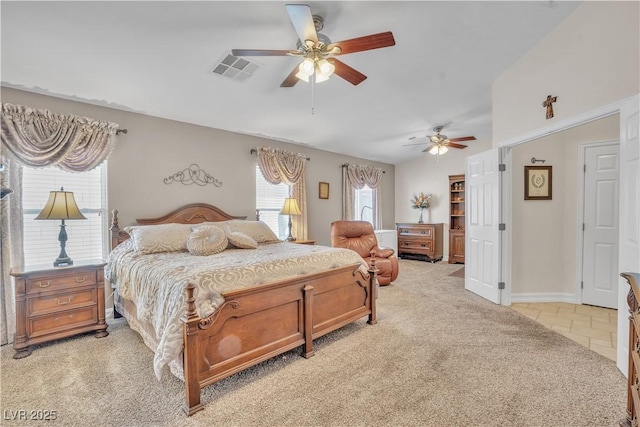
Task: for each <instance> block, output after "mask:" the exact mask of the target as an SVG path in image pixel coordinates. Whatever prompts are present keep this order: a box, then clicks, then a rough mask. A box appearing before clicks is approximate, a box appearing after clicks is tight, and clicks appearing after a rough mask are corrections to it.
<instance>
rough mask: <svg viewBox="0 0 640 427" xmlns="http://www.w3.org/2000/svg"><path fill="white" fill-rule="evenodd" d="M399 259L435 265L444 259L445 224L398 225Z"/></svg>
mask: <svg viewBox="0 0 640 427" xmlns="http://www.w3.org/2000/svg"><path fill="white" fill-rule="evenodd" d="M396 228H397V230H398V258H407V259H417V260H422V261H431V262H432V263H435V262H436V261H440V260H441V259H442V229H443V224H442V223H440V224H418V223H398V224H396Z"/></svg>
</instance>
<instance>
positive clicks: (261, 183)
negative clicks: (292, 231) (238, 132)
mask: <svg viewBox="0 0 640 427" xmlns="http://www.w3.org/2000/svg"><path fill="white" fill-rule="evenodd" d="M287 197H289V186H288V185H287V184H284V183H280V184H278V185H274V184H271V183H270V182H268V181H267V180H266V179H264V176H262V172H260V167H259V166H258V165H256V211H257V212H258V214H259V215H260V220H261V221H264V222H265V223H266V224H267V225H268V226H269V227H270V228H271V229H272V230H273V232H274V233H276V235H277V236H278V237H279V238H280V239H282V240H284V239H285V238H286V237H287V235H288V233H289V230H288V229H287V223H288V221H289V217H288V216H286V215H280V211H281V210H282V205H283V204H284V199H286V198H287Z"/></svg>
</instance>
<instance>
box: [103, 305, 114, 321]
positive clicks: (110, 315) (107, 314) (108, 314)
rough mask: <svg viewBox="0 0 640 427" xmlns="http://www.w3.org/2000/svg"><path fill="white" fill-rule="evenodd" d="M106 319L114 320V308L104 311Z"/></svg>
mask: <svg viewBox="0 0 640 427" xmlns="http://www.w3.org/2000/svg"><path fill="white" fill-rule="evenodd" d="M104 317H105V319H113V307H111V308H107V309H105V310H104Z"/></svg>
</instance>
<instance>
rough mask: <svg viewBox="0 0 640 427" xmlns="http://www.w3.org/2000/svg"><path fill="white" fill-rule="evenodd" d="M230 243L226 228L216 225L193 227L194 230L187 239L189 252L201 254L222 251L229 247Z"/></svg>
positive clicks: (206, 254)
mask: <svg viewBox="0 0 640 427" xmlns="http://www.w3.org/2000/svg"><path fill="white" fill-rule="evenodd" d="M228 244H229V242H228V241H227V236H226V234H225V232H224V230H222V229H221V228H219V227H216V226H215V225H206V226H201V227H193V231H192V232H191V234H190V235H189V238H188V239H187V249H189V252H191V253H192V254H193V255H199V256H208V255H214V254H217V253H220V252H222V251H224V250H225V249H226V248H227V245H228Z"/></svg>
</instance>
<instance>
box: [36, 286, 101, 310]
mask: <svg viewBox="0 0 640 427" xmlns="http://www.w3.org/2000/svg"><path fill="white" fill-rule="evenodd" d="M96 301H98V298H97V296H96V289H95V288H88V289H84V290H79V291H77V292H73V293H71V292H67V293H59V294H54V295H48V296H41V297H39V298H29V299H28V301H27V307H28V310H29V311H28V312H29V315H30V316H31V317H35V316H40V315H43V314H48V313H54V312H60V311H66V310H71V309H74V308H77V307H84V306H87V305H94V304H95V303H96Z"/></svg>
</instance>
